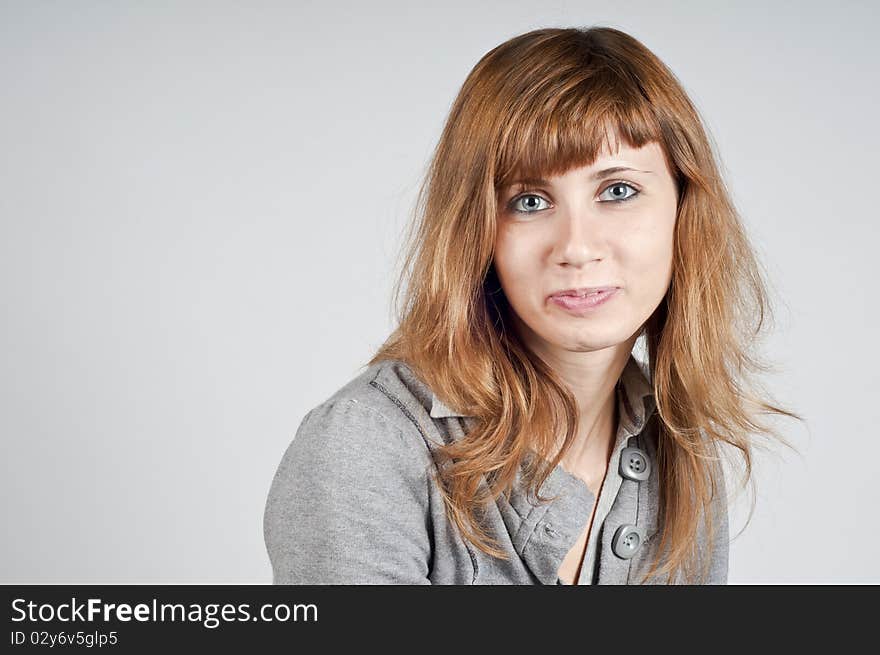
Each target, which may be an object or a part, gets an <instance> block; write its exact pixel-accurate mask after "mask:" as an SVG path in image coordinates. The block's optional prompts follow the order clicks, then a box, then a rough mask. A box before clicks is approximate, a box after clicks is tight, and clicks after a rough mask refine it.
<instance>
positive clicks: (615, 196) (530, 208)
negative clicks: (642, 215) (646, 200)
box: [507, 182, 641, 214]
mask: <svg viewBox="0 0 880 655" xmlns="http://www.w3.org/2000/svg"><path fill="white" fill-rule="evenodd" d="M612 189H624V191H623V194H626V191H625V189H629V190H630V191H631V192H632V193H630V194H629V195H621V194H620V193H612V194H610V198H609V199H606V200H601V201H600V202H603V203H605V202H611V203H614V204H619V203H622V202H627V201H628V200H632V199H633V198H635V197H637V196H638V195H639V194H640V193H641V192H640V191H639V190H638V189H636V188H635V187H634V186H633V185H632V184H629V183H628V182H613V183H612V184H610V185H608V186H607V187H605V189H604V190H603V191H602V193H601V194H600V196H599V197H600V198H601V197H602V195H604V194H607V193H608V192H609V191H611V190H612ZM527 199H530V205H527V206H526V209H520V206H519V202H520V201H521V200H527ZM540 201H543V202H548V201H547V200H546V199H545V198H544V197H543V196H539V195H537V194H535V193H523V194H522V195H519V196H516V197H515V198H513V199H512V200H511V201H510V202H509V203H508V205H507V206H508V208H509V209H510V211H512V212H514V213H516V214H536V213H538V212H539V211H541V209H545V208H544V207H541V206H540V205H539V203H540Z"/></svg>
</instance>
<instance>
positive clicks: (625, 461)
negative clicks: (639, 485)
mask: <svg viewBox="0 0 880 655" xmlns="http://www.w3.org/2000/svg"><path fill="white" fill-rule="evenodd" d="M620 474H621V475H622V476H623V477H625V478H627V479H629V480H637V481H639V482H641V481H642V480H647V479H648V478H649V477H650V476H651V460H649V459H648V454H647V453H646V452H645V451H644V450H641V449H640V448H624V449H623V450H622V451H621V452H620Z"/></svg>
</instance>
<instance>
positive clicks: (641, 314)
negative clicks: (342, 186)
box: [494, 142, 678, 580]
mask: <svg viewBox="0 0 880 655" xmlns="http://www.w3.org/2000/svg"><path fill="white" fill-rule="evenodd" d="M620 144H621V145H620V148H619V150H618V151H617V152H613V153H612V152H608V151H605V152H602V153H600V154H599V157H598V158H597V160H596V161H595V162H593V164H591V165H589V166H585V167H581V168H575V169H572V170H570V171H568V172H567V173H565V174H563V175H561V176H556V177H550V178H548V179H546V183H545V184H530V185H528V186H522V185H512V186H510V187H507V188H504V189H499V190H498V191H499V194H498V203H499V206H498V229H497V233H496V240H495V262H494V263H495V270H496V272H497V274H498V279H499V281H500V283H501V287H502V289H503V291H504V293H505V295H506V297H507V299H508V301H509V303H510V306H511V308H512V310H513V314H514V316H513V323H514V324H513V326H511V329H515V330H516V331H517V333H518V334H519V336H520V337H521V338H522V340H523V342H524V343H525V344H526V346H527V347H528V348H530V349H531V350H532V351H533V352H535V353H536V354H538V355H539V356H540V357H541V358H542V359H543V360H544V361H546V362H547V363H548V364H549V365H550V366H551V367H552V368H553V369H554V370H555V371H556V372H557V373H558V374H559V375H560V377H561V378H562V379H563V380H564V381H565V383H566V384H567V385H568V387H569V388H570V389H571V391H572V393H573V394H574V396H575V398H576V399H577V403H578V408H579V416H580V419H579V428H578V432H577V437H576V441H575V443H574V445H573V447H572V449H571V450H570V451H569V452H568V453H567V454H566V456H565V458H563V460H562V465H563V467H564V468H565V469H566V470H568V471H570V472H572V473H574V474H575V475H578V476H580V477H581V478H582V479H583V480H584V481H585V482H586V483H587V486H588V487H589V488H590V490H591V491H593V493H594V495H596V496H598V492H599V490H600V489H601V485H602V482H603V480H604V477H605V472H606V470H607V466H608V461H609V459H610V455H611V448H612V447H613V444H614V437H615V435H616V433H617V427H618V426H617V424H618V421H619V417H618V416H617V406H616V402H615V393H614V390H615V385H616V383H617V381H618V379H619V378H620V375H621V373H622V372H623V369H624V367H625V365H626V362H627V360H628V359H629V356H630V353H631V352H632V348H633V346H634V344H635V342H636V339H637V338H638V334H639V331H640V330H641V328H642V326H643V324H644V323H645V321H647V319H648V318H649V317H650V316H651V314H652V313H653V312H654V310H655V309H656V308H657V306H658V305H659V304H660V303H661V301H662V300H663V297H664V295H665V294H666V292H667V290H668V288H669V283H670V281H671V279H672V256H673V234H674V228H675V220H676V205H677V200H678V192H677V189H676V184H675V180H674V178H673V175H672V172H671V171H670V170H669V168H668V166H667V164H666V159H665V157H664V156H663V152H662V150H661V148H660V146H659V144H657V143H649V144H646V145H645V146H643V147H642V148H631V147H629V146H627V145H626V144H625V143H623V142H620ZM612 166H626V167H630V168H634V169H638V170H639V171H647V172H636V171H622V172H617V173H612V174H607V175H603V176H601V177H600V178H599V179H593V174H594V173H595V172H597V171H600V170H602V169H605V168H609V167H612ZM545 177H546V176H545ZM626 185H629V186H626ZM617 198H631V199H629V200H615V199H617ZM515 209H519V210H521V213H517V212H516V211H514V210H515ZM529 212H530V213H529ZM605 285H610V286H616V287H619V289H618V291H617V292H616V294H615V296H614V297H612V298H610V299H609V300H607V301H606V302H605V303H603V305H601V306H599V307H597V308H595V309H593V310H592V311H591V312H589V313H588V314H587V315H585V316H575V315H573V314H570V313H568V312H567V311H566V310H565V309H563V308H561V307H559V306H558V305H556V304H555V303H554V302H552V301H551V300H550V299H549V296H550V295H551V294H552V293H553V292H556V291H560V290H563V289H570V288H577V287H593V286H605ZM594 506H595V505H594ZM591 523H592V517H591V518H590V521H589V524H591ZM589 524H588V525H587V529H586V531H585V532H584V534H583V535H581V538H580V539H579V540H578V543H577V544H575V548H573V549H572V553H570V554H569V557H568V558H566V562H565V563H564V564H563V568H562V569H561V576H562V577H563V580H566V579H567V578H568V577H571V578H573V577H574V576H575V575H576V572H577V570H578V568H579V566H580V559H581V557H582V555H583V547H584V545H585V544H586V537H587V534H588V531H589V528H590V525H589ZM576 555H579V556H576ZM563 574H565V575H563Z"/></svg>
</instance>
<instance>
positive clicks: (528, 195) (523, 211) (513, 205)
mask: <svg viewBox="0 0 880 655" xmlns="http://www.w3.org/2000/svg"><path fill="white" fill-rule="evenodd" d="M526 198H534V199H536V200H544V198H543V197H542V196H538V195H535V194H534V193H524V194H522V195H521V196H517V197H516V198H514V199H513V200H511V201H510V205H509V207H510V209H511V210H512V211H515V212H516V213H517V214H534V213H535V212H537V211H538V210H539V209H540V208H539V207H538V208H536V207H532V208H531V209H518V208H517V203H519V201H520V200H524V199H526ZM544 202H547V201H546V200H544Z"/></svg>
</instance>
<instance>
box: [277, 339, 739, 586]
mask: <svg viewBox="0 0 880 655" xmlns="http://www.w3.org/2000/svg"><path fill="white" fill-rule="evenodd" d="M621 387H622V389H623V393H621V394H619V396H618V403H619V405H618V406H619V410H620V412H619V416H620V421H619V428H618V433H617V438H616V442H615V446H614V449H613V452H612V455H611V460H610V461H609V465H608V473H607V475H606V476H605V481H604V483H603V486H602V488H601V489H600V491H599V498H598V503H599V504H598V506H597V508H596V514H595V517H594V519H593V528H592V529H591V535H590V540H589V542H588V544H587V551H586V554H585V558H584V564H583V566H582V567H581V575H580V578H579V579H578V581H577V582H578V584H635V583H637V582H638V581H639V580H641V576H642V574H643V573H646V572H647V567H648V565H649V564H650V562H651V559H652V558H653V556H654V553H655V552H656V547H657V545H656V541H659V539H652V538H653V537H654V536H655V535H657V534H658V525H657V514H658V485H657V474H656V434H654V432H655V430H652V429H651V427H650V426H654V425H655V422H654V421H650V422H648V421H647V419H648V417H650V414H651V412H653V411H654V409H655V405H654V397H653V395H652V389H651V385H650V383H649V382H648V379H647V378H646V376H645V373H644V372H643V370H642V365H641V364H639V362H638V361H637V360H636V359H635V358H634V357H632V356H630V359H629V361H628V362H627V365H626V367H625V369H624V372H623V374H622V376H621ZM471 420H473V419H472V418H471V417H468V416H464V415H461V414H457V413H455V412H454V411H452V410H450V409H449V408H448V407H447V406H446V405H444V404H443V402H442V401H441V400H440V399H439V398H437V397H436V396H435V395H434V394H433V392H432V391H431V390H430V389H429V388H428V387H427V386H426V385H425V384H424V383H423V382H422V381H421V380H419V379H418V378H417V377H416V376H415V375H414V374H413V373H412V371H411V370H410V369H409V368H408V367H407V366H406V365H405V364H403V363H402V362H399V361H391V362H389V361H384V362H379V363H377V364H375V365H373V366H370V367H367V368H366V370H365V371H364V372H363V373H361V374H359V375H358V376H357V377H355V378H354V379H352V380H351V381H350V382H348V383H347V384H346V385H345V386H343V387H342V388H341V389H339V390H338V391H337V392H335V393H334V394H333V395H332V396H331V397H330V398H328V399H327V400H325V401H324V402H322V403H321V404H319V405H318V406H317V407H315V408H314V409H312V410H311V411H309V412H308V414H307V415H306V416H305V418H304V419H303V421H302V423H301V424H300V426H299V428H298V429H297V431H296V435H295V436H294V438H293V439H292V441H291V443H290V445H289V446H288V448H287V450H286V451H285V453H284V456H283V457H282V459H281V463H280V465H279V466H278V469H277V471H276V473H275V476H274V478H273V480H272V483H271V487H270V490H269V495H268V498H267V501H266V507H265V512H264V516H263V529H264V538H265V542H266V548H267V551H268V554H269V559H270V561H271V564H272V570H273V583H274V584H562V582H561V580H560V579H559V577H558V571H559V567H560V566H561V564H562V561H563V559H564V558H565V556H566V554H567V553H568V551H569V550H570V549H571V547H572V546H573V545H574V543H575V540H576V539H577V537H578V536H579V535H580V534H581V532H582V531H583V529H584V527H585V526H586V524H587V521H588V520H589V517H590V513H591V510H592V508H593V504H594V503H595V502H596V498H595V496H594V494H593V493H592V492H591V491H590V490H589V489H588V488H587V485H586V483H585V482H584V481H583V480H582V479H580V478H579V477H577V476H575V475H573V474H571V473H569V472H568V471H566V470H565V469H563V468H562V466H561V465H559V466H557V467H556V468H555V469H554V470H553V472H552V473H551V475H550V477H549V478H548V479H547V480H546V482H545V483H544V486H543V487H542V488H541V494H542V495H543V496H545V497H546V496H555V495H557V494H559V496H558V498H557V499H556V500H555V501H552V502H550V503H547V504H543V505H541V504H538V503H537V501H536V500H534V498H529V497H527V495H526V493H525V489H523V488H522V485H519V484H517V485H516V486H515V488H514V489H513V491H512V493H511V495H510V499H509V500H508V499H506V498H505V497H504V495H503V494H502V496H501V497H500V498H499V499H498V500H497V501H496V502H495V504H494V506H492V507H490V511H489V512H488V513H487V515H486V518H485V520H486V521H487V524H486V525H487V526H488V527H489V529H490V531H491V533H492V536H493V538H495V539H496V540H498V542H499V543H500V544H501V545H502V547H503V548H504V550H505V552H506V553H507V554H508V556H509V559H508V560H507V561H504V560H501V559H498V558H494V557H491V556H489V555H486V554H485V553H483V552H482V551H480V550H478V549H476V548H474V547H473V546H472V545H471V544H470V543H467V542H465V541H464V540H463V539H462V537H461V536H460V534H459V533H458V531H457V529H456V527H455V525H454V523H452V522H451V521H449V520H448V518H447V516H446V513H445V511H444V503H443V499H442V497H441V495H440V492H439V489H437V487H436V484H435V483H434V481H433V480H432V479H431V476H430V475H429V472H430V471H431V470H434V467H435V464H434V460H433V456H432V451H433V449H434V448H435V444H436V443H449V442H450V441H454V440H458V439H461V438H462V437H463V436H464V435H465V434H466V432H467V430H468V427H469V421H471ZM626 447H631V448H637V449H639V452H640V453H641V454H642V455H646V456H647V460H648V466H649V469H648V473H649V476H648V477H647V479H645V480H636V479H631V477H627V476H626V475H622V472H623V470H622V469H623V468H624V467H625V466H626V462H624V464H623V465H622V464H621V453H622V452H623V449H624V448H626ZM631 452H632V451H627V452H626V454H625V459H629V457H630V454H631ZM637 457H638V454H637ZM637 463H638V459H637ZM721 471H722V469H721V468H718V469H717V472H718V474H717V477H716V479H717V481H718V482H717V484H718V492H717V493H716V496H715V501H714V502H715V509H716V512H715V514H716V542H715V546H714V548H713V549H712V550H711V552H709V551H708V549H707V548H706V546H705V543H706V541H705V534H704V532H705V531H701V532H700V533H699V534H698V544H699V545H700V546H701V547H700V548H699V552H700V553H701V557H708V558H709V560H710V561H709V564H710V572H709V578H708V579H707V581H706V582H707V583H708V584H726V583H727V560H728V518H727V504H726V495H725V485H724V477H723V473H722V472H721ZM621 526H624V527H621ZM626 530H630V531H632V534H630V535H629V536H628V537H627V536H626V534H625V533H626ZM622 531H623V532H624V537H625V538H626V539H627V540H628V541H627V542H626V543H627V545H628V546H627V547H629V548H630V550H631V549H632V548H635V552H634V554H633V553H632V552H629V551H626V548H623V551H622V546H621V543H622V542H621V532H622ZM621 552H624V553H626V554H628V556H625V557H621V556H620V553H621ZM664 582H665V576H664V577H662V578H652V579H651V580H649V581H648V583H649V584H663V583H664ZM673 582H674V583H676V584H680V583H681V580H680V579H678V578H676V579H675V580H674V581H673Z"/></svg>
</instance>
